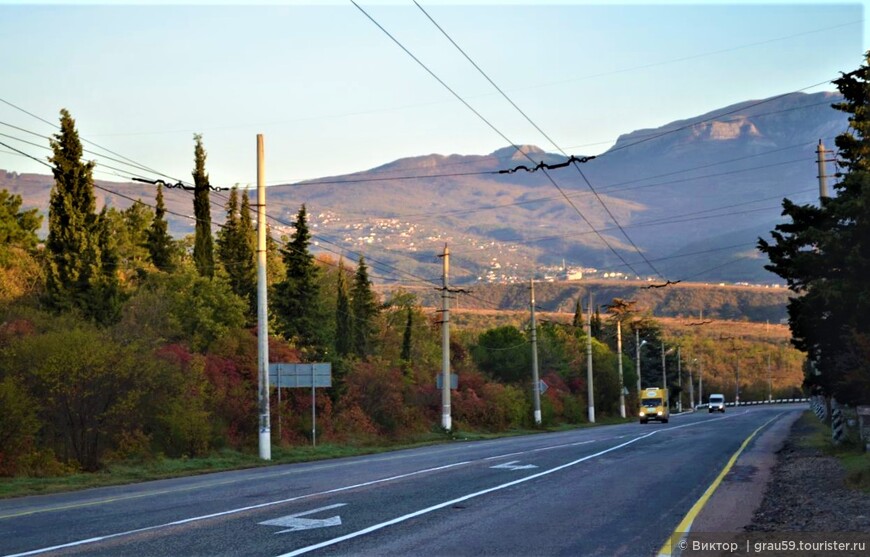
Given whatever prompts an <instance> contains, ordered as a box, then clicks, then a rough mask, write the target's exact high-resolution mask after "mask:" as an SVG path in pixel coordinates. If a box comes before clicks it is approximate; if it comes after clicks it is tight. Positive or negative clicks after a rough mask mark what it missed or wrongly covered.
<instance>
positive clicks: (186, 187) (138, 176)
mask: <svg viewBox="0 0 870 557" xmlns="http://www.w3.org/2000/svg"><path fill="white" fill-rule="evenodd" d="M0 101H2V102H4V103H6V104H8V105H10V106H12V107H14V108H16V109H17V110H20V111H22V112H24V113H25V114H27V115H29V116H31V117H33V118H36V119H38V120H40V121H42V122H45V123H47V124H49V125H53V124H51V122H49V121H48V120H45V119H43V118H41V117H39V116H37V115H35V114H33V113H31V112H29V111H27V110H25V109H23V108H21V107H18V106H16V105H13V104H12V103H9V102H8V101H5V100H3V99H0ZM0 124H4V125H8V126H10V127H12V128H15V129H17V130H19V131H22V132H26V133H29V134H31V135H34V136H37V137H41V138H43V139H47V140H51V138H50V137H48V136H45V135H42V134H39V133H37V132H33V131H31V130H27V129H25V128H21V127H18V126H14V125H11V124H6V123H5V122H0ZM54 127H55V128H57V126H54ZM0 136H6V137H10V138H13V139H15V140H17V141H22V142H25V143H28V144H30V145H32V146H36V147H39V148H44V149H48V150H51V148H50V147H47V146H45V145H40V144H36V143H33V142H29V141H26V140H23V139H20V138H17V137H14V136H9V135H6V134H0ZM81 140H82V141H87V140H86V139H85V138H81ZM101 148H102V149H104V150H107V149H105V148H103V147H101ZM16 151H17V153H18V154H21V155H24V156H27V157H28V158H31V159H33V160H37V161H39V162H40V163H41V164H44V165H45V166H47V167H49V168H51V166H50V165H48V164H47V163H45V162H44V161H40V160H39V159H37V158H35V157H32V156H30V155H27V154H26V153H24V152H22V151H18V150H16ZM83 151H85V152H90V153H92V154H95V155H98V156H105V155H100V154H99V153H93V152H92V151H88V150H86V149H83ZM107 151H108V150H107ZM110 152H111V151H110ZM115 154H117V153H115ZM118 156H120V157H122V158H124V159H126V160H129V161H132V163H133V164H130V163H124V162H123V161H118V162H121V163H122V164H126V165H127V166H135V167H136V168H141V169H145V170H148V167H145V166H144V165H140V164H138V163H136V162H135V161H133V160H132V159H130V158H128V157H125V156H123V155H118ZM106 158H111V157H106ZM113 160H117V159H113ZM95 164H98V165H100V166H103V167H105V168H109V169H112V170H115V171H117V172H123V173H125V174H128V175H132V177H130V179H132V180H134V181H139V182H145V183H151V184H155V185H156V184H157V183H160V184H162V185H164V186H166V187H167V189H172V188H179V189H183V190H185V191H193V190H195V186H192V185H187V184H186V183H184V182H182V181H181V180H178V179H175V178H172V179H173V180H175V183H171V182H166V181H165V180H162V179H158V180H153V179H149V178H146V177H144V176H143V175H141V174H137V173H135V172H130V171H129V170H123V169H120V168H117V167H114V166H111V165H107V164H105V163H102V162H97V161H95ZM154 174H157V175H158V176H164V177H169V176H168V175H167V174H164V173H162V172H159V171H154ZM95 187H97V188H98V189H102V190H106V188H103V187H101V186H98V185H97V184H95ZM209 188H210V189H212V190H214V191H217V192H219V191H222V190H225V189H229V188H220V187H214V186H210V185H209ZM106 191H111V190H106ZM118 195H119V196H120V197H124V198H126V199H132V198H129V197H128V196H124V195H122V194H118ZM214 197H216V198H218V199H222V200H224V201H228V198H227V197H226V196H221V195H219V194H214V195H213V196H210V199H209V204H210V205H212V206H213V207H214V206H217V207H219V208H221V209H224V207H223V206H221V205H218V204H216V202H215V201H214V200H213V198H214ZM171 214H175V215H178V214H177V213H171ZM267 217H268V218H271V219H273V220H275V221H276V222H279V223H280V224H284V225H288V226H291V224H290V223H287V222H285V221H282V220H281V219H278V218H276V217H273V216H271V215H267ZM215 224H216V225H218V226H220V225H219V224H217V223H215ZM312 237H313V238H315V239H317V240H320V241H324V242H326V243H328V244H331V245H336V246H337V245H338V244H335V243H334V242H332V241H330V240H328V239H326V238H322V237H320V236H318V235H314V234H313V235H312ZM339 247H341V246H339ZM322 249H323V250H324V251H327V252H330V253H334V254H335V255H341V253H340V252H336V251H335V250H332V249H330V248H327V247H323V248H322ZM349 251H350V252H351V253H358V252H353V250H349ZM370 261H371V262H372V264H373V265H378V266H381V267H382V268H391V269H394V270H395V271H397V272H399V273H404V274H405V275H407V276H410V277H411V278H413V279H414V280H422V281H425V282H426V283H427V284H437V282H436V281H435V279H427V278H424V277H419V276H417V275H414V274H412V273H408V272H407V271H403V270H401V269H399V268H398V267H395V266H392V265H390V264H387V263H383V262H379V261H377V260H370ZM379 278H385V279H386V278H389V277H379Z"/></svg>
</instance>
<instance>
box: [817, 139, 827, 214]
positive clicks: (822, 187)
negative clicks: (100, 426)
mask: <svg viewBox="0 0 870 557" xmlns="http://www.w3.org/2000/svg"><path fill="white" fill-rule="evenodd" d="M829 152H830V151H826V150H825V146H824V145H823V144H822V140H821V139H820V140H819V146H818V147H816V153H817V154H818V156H819V201H821V200H822V199H823V198H825V197H830V196H829V195H828V177H827V175H826V174H825V153H829Z"/></svg>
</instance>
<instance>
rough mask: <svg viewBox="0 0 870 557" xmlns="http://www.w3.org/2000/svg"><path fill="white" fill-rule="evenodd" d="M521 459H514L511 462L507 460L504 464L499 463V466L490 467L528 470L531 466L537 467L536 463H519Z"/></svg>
mask: <svg viewBox="0 0 870 557" xmlns="http://www.w3.org/2000/svg"><path fill="white" fill-rule="evenodd" d="M518 463H519V460H512V461H510V462H505V463H504V464H499V465H498V466H490V468H504V469H505V470H528V469H530V468H537V466H535V465H534V464H518Z"/></svg>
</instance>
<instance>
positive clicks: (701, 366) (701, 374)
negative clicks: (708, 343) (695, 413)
mask: <svg viewBox="0 0 870 557" xmlns="http://www.w3.org/2000/svg"><path fill="white" fill-rule="evenodd" d="M698 404H704V360H702V359H701V358H698Z"/></svg>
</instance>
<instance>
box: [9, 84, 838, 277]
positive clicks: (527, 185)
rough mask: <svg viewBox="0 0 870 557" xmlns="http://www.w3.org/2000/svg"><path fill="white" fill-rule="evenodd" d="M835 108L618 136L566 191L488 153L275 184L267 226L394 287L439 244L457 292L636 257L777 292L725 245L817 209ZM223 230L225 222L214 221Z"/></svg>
mask: <svg viewBox="0 0 870 557" xmlns="http://www.w3.org/2000/svg"><path fill="white" fill-rule="evenodd" d="M839 98H840V97H839V95H838V94H835V93H814V94H804V93H792V94H789V95H783V96H778V97H773V98H771V99H767V100H764V101H757V100H755V101H745V102H742V103H737V104H735V105H731V106H729V107H724V108H722V109H719V110H715V111H711V112H708V113H706V114H702V115H699V116H695V117H692V118H687V119H683V120H679V121H674V122H670V123H668V124H665V125H663V126H661V127H659V128H647V129H641V130H636V131H633V132H631V133H627V134H623V135H620V136H619V138H618V139H617V141H616V143H615V144H614V145H613V146H612V147H611V148H610V149H608V150H607V151H605V152H604V153H602V154H601V155H599V156H598V157H596V158H595V159H593V160H591V161H589V162H588V163H585V164H578V165H577V166H578V168H580V169H581V170H582V175H581V172H578V171H577V170H578V169H577V168H574V167H573V165H571V166H569V167H567V168H562V169H559V170H551V171H549V175H550V178H552V179H553V180H554V181H555V182H556V183H557V184H558V186H559V190H561V191H559V190H557V189H556V188H554V187H553V185H552V183H551V182H550V181H549V179H548V177H547V176H546V175H544V173H542V172H534V173H527V172H523V171H518V172H516V173H513V174H497V173H496V172H497V171H499V170H504V169H508V168H514V167H516V166H518V165H525V166H532V164H531V163H530V161H529V158H531V159H532V160H534V161H536V162H540V161H543V162H547V163H549V164H553V163H557V162H562V161H564V160H565V157H564V156H562V155H560V154H554V153H548V152H546V151H544V150H543V149H541V148H540V147H538V146H535V145H531V144H523V145H518V146H507V147H503V148H500V149H497V150H495V151H493V152H492V153H490V154H488V155H461V154H449V155H442V154H429V155H420V156H415V157H407V158H402V159H397V160H395V161H390V162H387V163H384V164H382V165H380V166H377V167H374V168H371V169H368V170H362V171H359V172H354V173H351V174H346V175H339V176H331V177H325V178H320V179H316V180H309V181H306V182H302V183H298V184H293V185H292V186H293V187H286V186H289V184H283V185H277V186H270V187H269V189H268V193H267V198H268V199H267V203H268V205H269V214H270V215H273V216H275V217H277V219H278V221H273V222H272V225H273V229H275V230H276V231H277V232H278V233H279V234H288V233H291V232H292V229H291V228H290V227H289V226H288V224H289V223H290V222H291V221H292V220H293V219H294V218H295V214H296V212H297V210H298V208H299V206H300V205H302V204H303V203H305V204H306V205H307V207H308V210H309V215H310V218H311V225H312V231H313V232H314V234H315V239H314V240H315V245H314V248H315V249H325V250H329V251H332V252H333V255H334V256H336V257H338V256H345V257H349V258H352V259H355V258H356V257H357V256H358V255H359V254H360V253H363V254H365V255H366V257H367V259H369V260H370V261H374V262H376V264H375V265H373V271H374V272H375V276H376V279H378V280H381V281H384V282H392V281H401V280H403V277H404V278H405V279H407V277H408V276H409V275H415V276H429V277H437V276H438V274H439V273H440V260H439V259H438V257H437V254H438V253H440V250H441V249H443V246H444V244H445V243H447V244H449V245H451V246H452V247H451V252H452V253H453V261H452V265H451V266H452V274H453V277H454V280H455V281H457V283H463V282H468V283H470V282H476V281H481V280H488V281H519V280H527V279H528V277H529V276H530V275H533V274H537V275H548V274H549V275H552V274H553V273H556V274H558V273H562V272H564V271H563V270H562V269H560V267H562V262H563V261H564V262H565V266H566V267H571V268H574V269H586V270H587V274H588V273H589V272H590V269H593V268H594V269H598V270H599V271H601V272H604V271H607V272H608V273H620V272H623V273H627V274H629V275H633V274H635V271H636V273H637V274H638V275H640V276H641V278H652V277H653V276H654V275H655V273H654V272H653V271H652V269H651V268H650V267H649V266H648V265H647V264H646V263H645V262H644V260H643V258H642V257H640V256H639V255H638V254H637V253H634V249H633V247H632V243H634V244H635V245H637V246H638V248H639V249H641V250H642V251H643V252H644V256H645V257H646V258H647V259H649V260H650V261H653V262H654V264H655V267H656V268H658V269H659V270H661V271H662V273H663V275H665V276H666V277H667V278H673V279H681V278H685V277H688V276H694V277H695V279H696V280H705V281H719V280H729V281H735V282H740V281H745V282H762V283H771V282H778V280H777V279H776V277H774V276H773V275H771V274H769V273H767V271H764V269H763V264H764V261H762V260H761V259H755V258H747V257H746V249H747V248H745V247H744V248H742V249H738V248H734V249H731V250H727V249H725V250H723V249H721V248H722V243H723V242H722V238H725V237H727V238H729V240H731V241H733V243H734V244H740V242H741V241H742V243H743V245H745V246H750V249H751V245H752V244H754V242H755V240H756V239H757V237H758V234H759V233H762V234H763V233H764V232H765V231H769V230H771V229H772V228H773V227H774V226H775V225H776V224H777V223H778V222H779V218H780V217H779V210H778V206H779V203H780V201H781V198H782V197H790V198H792V199H793V200H795V201H797V202H811V201H813V200H814V199H815V195H814V194H813V188H814V186H815V181H816V178H815V176H816V168H815V155H814V152H813V151H814V147H815V145H816V143H817V142H818V140H819V138H823V139H825V140H826V141H828V142H829V145H830V144H832V141H833V136H835V135H837V134H838V133H841V132H842V131H843V130H844V129H845V127H846V125H847V119H846V115H845V114H843V113H841V112H839V111H836V110H834V109H832V108H831V107H830V105H831V104H832V103H833V102H836V101H837V100H838V99H839ZM518 148H519V150H518ZM520 151H522V152H523V153H526V154H528V155H529V157H526V156H525V155H524V154H522V153H521V152H520ZM22 176H23V177H22ZM51 182H52V179H51V177H50V176H41V175H17V174H10V173H2V172H0V187H5V188H7V189H10V190H11V191H13V193H18V194H21V195H22V196H23V197H24V205H25V206H26V207H34V206H35V207H38V208H40V209H41V210H43V211H45V209H46V208H47V206H48V203H47V201H48V191H49V190H50V187H51ZM98 183H100V184H101V185H104V187H107V188H109V189H119V188H121V186H123V193H124V194H126V195H130V196H131V197H141V198H142V199H143V200H144V201H145V202H146V203H153V187H152V186H147V185H142V184H118V183H113V182H98ZM589 184H591V185H593V186H594V188H595V194H596V195H593V193H592V192H591V191H590V188H589ZM97 195H98V198H99V200H100V202H101V203H109V204H110V206H116V207H125V206H127V205H129V202H127V201H125V200H124V199H122V198H120V197H119V196H116V195H112V194H109V193H105V192H101V191H100V190H98V191H97ZM165 195H166V198H167V204H168V206H169V208H170V210H173V211H174V212H178V213H181V214H183V215H189V214H190V213H192V209H191V204H192V201H191V199H192V197H191V195H190V193H189V192H182V191H180V190H169V191H167V192H165ZM566 197H567V198H568V199H569V200H570V202H571V203H570V204H569V203H568V202H567V201H566ZM597 198H600V199H601V200H603V202H604V203H605V204H606V205H607V208H606V209H605V208H604V207H603V206H602V204H601V203H600V202H599V201H598V199H597ZM213 199H214V198H213ZM572 204H573V207H572ZM575 207H576V210H575ZM581 213H582V216H581ZM611 214H612V215H613V216H615V217H616V219H617V221H618V223H619V226H617V225H616V223H614V222H613V219H612V218H611ZM213 218H214V220H215V221H216V222H221V221H222V220H223V215H222V211H220V210H219V209H218V208H217V207H215V208H214V210H213ZM279 221H280V222H279ZM170 223H171V230H172V232H173V233H174V234H176V235H184V234H188V233H190V232H191V231H192V230H193V227H192V225H191V224H190V222H189V221H187V222H185V219H184V218H182V217H175V216H172V217H170ZM588 223H591V224H592V226H593V227H594V228H595V231H592V230H590V227H589V224H588ZM620 227H621V230H620ZM623 230H624V231H625V232H626V233H627V234H628V235H629V237H630V240H629V238H626V237H625V235H624V234H623ZM602 238H604V239H606V244H605V241H604V240H602ZM338 246H341V247H338ZM705 246H708V248H709V249H710V250H711V251H709V253H708V254H706V256H705V257H702V256H701V255H705V254H701V255H695V256H691V255H686V254H687V253H694V252H703V251H704V249H705ZM614 251H615V252H618V255H615V254H614ZM714 263H715V265H714ZM729 265H730V267H729ZM714 267H715V268H714ZM396 268H398V269H400V271H396V270H395V269H396ZM707 268H711V270H710V271H708V272H705V270H706V269H707ZM631 269H634V271H632V270H631Z"/></svg>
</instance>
